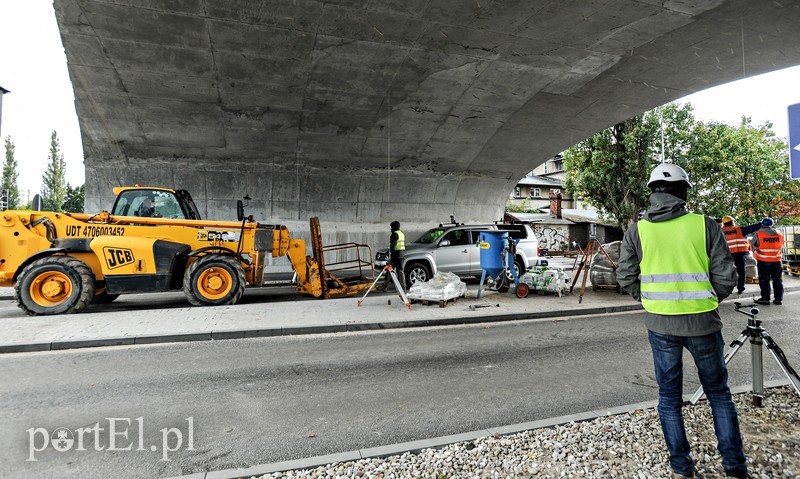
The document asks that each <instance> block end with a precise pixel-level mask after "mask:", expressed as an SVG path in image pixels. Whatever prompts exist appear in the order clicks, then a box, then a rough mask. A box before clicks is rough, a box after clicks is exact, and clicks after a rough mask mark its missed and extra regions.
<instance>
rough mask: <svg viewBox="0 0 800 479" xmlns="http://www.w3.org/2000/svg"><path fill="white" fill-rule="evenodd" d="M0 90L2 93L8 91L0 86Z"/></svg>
mask: <svg viewBox="0 0 800 479" xmlns="http://www.w3.org/2000/svg"><path fill="white" fill-rule="evenodd" d="M0 91H1V92H3V93H8V92H9V91H8V90H6V89H5V88H3V87H1V86H0Z"/></svg>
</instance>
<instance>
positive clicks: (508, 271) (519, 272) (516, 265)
mask: <svg viewBox="0 0 800 479" xmlns="http://www.w3.org/2000/svg"><path fill="white" fill-rule="evenodd" d="M514 268H516V270H517V279H519V278H520V277H522V275H523V274H524V272H525V266H523V265H522V260H520V259H519V258H514ZM506 279H507V280H508V282H509V283H512V282H513V281H514V276H513V275H512V274H511V269H510V268H506Z"/></svg>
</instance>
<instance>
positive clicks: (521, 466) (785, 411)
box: [261, 387, 800, 479]
mask: <svg viewBox="0 0 800 479" xmlns="http://www.w3.org/2000/svg"><path fill="white" fill-rule="evenodd" d="M750 398H751V395H750V394H749V393H748V394H738V395H735V396H734V401H735V402H736V407H737V410H738V411H739V419H740V422H741V428H742V435H743V438H744V444H745V453H746V454H747V457H748V467H749V468H750V473H751V474H752V475H753V477H756V478H759V479H778V478H791V479H800V396H798V395H797V393H796V392H795V391H794V389H792V388H789V387H782V388H776V389H769V390H768V391H767V396H766V399H765V400H764V407H763V408H756V407H753V406H752V405H751V404H750ZM684 417H685V418H686V427H687V432H688V434H689V438H690V441H691V444H692V453H693V456H694V458H695V461H696V462H697V471H698V477H699V478H707V479H711V478H722V477H724V475H725V474H724V473H723V471H722V462H721V459H720V455H719V453H718V452H717V449H716V437H715V436H714V430H713V422H712V419H711V409H710V407H709V406H708V402H706V401H702V402H700V403H699V404H697V405H689V406H686V407H685V408H684ZM261 477H262V479H284V478H364V479H367V478H369V479H373V478H374V479H378V478H381V479H399V478H433V479H450V478H478V477H480V478H495V477H496V478H512V477H513V478H518V477H519V478H522V477H536V478H631V479H652V478H671V477H672V476H671V470H670V468H669V462H668V457H667V453H666V447H665V445H664V439H663V436H662V435H661V426H660V425H659V422H658V414H657V412H656V411H655V410H653V409H648V410H639V411H635V412H631V413H628V414H621V415H617V416H606V417H602V418H597V419H595V420H592V421H587V422H581V423H570V424H565V425H562V426H556V427H553V428H547V429H538V430H534V431H525V432H522V433H518V434H514V435H509V436H498V437H484V438H481V439H478V440H475V441H470V442H462V443H457V444H452V445H449V446H446V447H443V448H441V449H426V450H424V451H422V452H420V453H419V454H409V453H406V454H402V455H399V456H392V457H388V458H384V459H362V460H360V461H354V462H347V463H341V464H329V465H327V466H322V467H318V468H316V469H308V470H296V471H287V472H280V473H274V474H268V475H265V476H261Z"/></svg>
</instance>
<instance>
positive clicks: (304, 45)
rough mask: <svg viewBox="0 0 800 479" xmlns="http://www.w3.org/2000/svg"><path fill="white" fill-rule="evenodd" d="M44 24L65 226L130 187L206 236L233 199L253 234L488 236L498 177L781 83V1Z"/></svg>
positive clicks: (135, 14) (89, 18)
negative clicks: (62, 84)
mask: <svg viewBox="0 0 800 479" xmlns="http://www.w3.org/2000/svg"><path fill="white" fill-rule="evenodd" d="M54 6H55V10H56V16H57V19H58V24H59V27H60V30H61V36H62V39H63V43H64V47H65V49H66V53H67V60H68V65H69V73H70V77H71V79H72V83H73V86H74V89H75V95H76V105H77V112H78V117H79V120H80V127H81V133H82V135H83V144H84V150H85V166H86V194H87V202H86V208H87V211H97V210H100V209H108V208H109V207H110V204H111V200H112V193H111V188H112V187H113V186H115V185H118V184H132V183H140V184H145V185H159V186H171V187H176V188H186V189H188V190H190V191H191V192H192V194H193V196H194V197H195V200H196V201H197V202H198V206H199V207H200V209H201V212H202V213H204V214H205V216H207V217H215V218H231V217H232V216H233V215H234V214H235V213H234V210H235V208H234V201H235V199H237V198H239V197H241V196H243V195H244V194H249V195H250V196H251V197H252V198H253V200H252V201H251V202H250V208H249V212H250V213H252V214H254V215H255V217H256V218H259V219H262V220H265V221H268V222H277V223H285V224H290V225H291V224H293V223H296V222H302V223H303V224H306V223H305V222H306V221H307V219H308V218H309V217H311V216H319V217H320V218H321V219H322V221H323V229H324V228H325V224H326V223H327V224H332V225H335V226H334V229H339V230H348V229H349V230H351V231H357V230H359V228H366V229H367V230H369V229H371V227H369V226H365V225H373V226H374V227H375V228H378V226H377V225H380V231H383V230H385V229H387V226H386V225H387V224H388V222H389V221H391V220H394V219H399V220H401V221H403V222H414V223H419V224H425V223H430V222H434V223H438V222H441V221H444V220H446V219H449V217H450V215H454V216H455V217H456V219H458V220H459V221H491V220H495V219H499V218H500V216H501V214H502V211H503V206H504V204H505V201H506V199H507V198H508V194H509V192H510V191H511V190H512V189H513V187H514V185H515V184H516V182H517V180H518V179H519V178H521V177H522V176H524V174H525V173H526V172H528V171H530V170H531V169H532V168H533V167H534V166H536V165H538V164H539V163H541V162H542V161H544V160H545V159H547V158H549V157H550V156H552V155H553V154H555V153H558V152H560V151H562V150H563V149H565V148H566V147H568V146H570V145H572V144H574V143H576V142H578V141H580V140H582V139H583V138H585V137H587V136H589V135H591V134H593V133H595V132H597V131H599V130H601V129H603V128H605V127H607V126H609V125H612V124H614V123H615V122H617V121H619V120H623V119H625V118H629V117H631V116H633V115H635V114H637V113H640V112H643V111H646V110H648V109H651V108H653V107H656V106H658V105H662V104H664V103H666V102H669V101H671V100H674V99H676V98H680V97H682V96H684V95H687V94H689V93H692V92H696V91H699V90H703V89H705V88H708V87H711V86H714V85H718V84H722V83H726V82H729V81H732V80H736V79H740V78H742V76H743V74H745V75H747V76H752V75H756V74H759V73H763V72H767V71H771V70H776V69H780V68H783V67H788V66H792V65H796V64H800V2H798V1H796V0H785V1H781V2H777V1H752V0H705V1H688V0H673V1H660V0H638V1H637V0H595V1H590V0H485V1H474V0H473V1H463V0H363V1H359V0H329V1H317V0H272V1H269V2H264V1H255V0H55V1H54ZM336 225H338V226H336ZM376 231H377V229H376ZM338 239H345V238H344V237H340V238H338ZM384 240H385V238H384Z"/></svg>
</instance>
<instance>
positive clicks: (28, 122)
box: [0, 0, 800, 201]
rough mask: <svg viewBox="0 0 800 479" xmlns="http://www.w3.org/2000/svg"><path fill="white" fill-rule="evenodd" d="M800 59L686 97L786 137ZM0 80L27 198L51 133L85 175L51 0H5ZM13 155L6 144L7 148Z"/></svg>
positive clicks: (797, 98)
mask: <svg viewBox="0 0 800 479" xmlns="http://www.w3.org/2000/svg"><path fill="white" fill-rule="evenodd" d="M798 85H800V66H798V67H794V68H789V69H786V70H782V71H780V72H773V73H769V74H766V75H761V76H757V77H752V78H749V79H746V80H742V81H739V82H735V83H730V84H728V85H723V86H721V87H717V88H714V89H711V90H706V91H705V92H701V93H697V94H695V95H691V96H689V97H686V98H685V99H683V100H681V101H691V102H692V104H693V105H694V106H695V114H696V116H697V117H698V118H700V119H702V120H706V121H710V120H716V121H724V122H727V123H731V124H734V125H735V124H738V123H739V120H740V118H741V116H742V115H747V116H750V117H751V118H752V119H753V123H754V124H756V125H759V124H762V123H764V122H765V121H771V122H772V123H773V124H774V127H773V129H774V131H775V133H776V134H777V135H778V136H779V137H785V136H787V135H788V133H787V131H788V121H787V112H786V108H787V106H788V105H792V104H796V103H800V88H798ZM0 86H2V87H4V88H5V89H6V90H10V91H11V93H9V94H7V95H5V96H4V97H3V112H2V114H3V117H2V131H1V132H0V134H2V138H3V143H2V144H3V145H4V144H5V138H6V137H7V136H9V135H10V136H11V139H12V141H13V142H14V144H15V146H16V150H15V158H16V159H17V162H18V164H19V184H20V190H21V191H20V192H21V196H22V200H23V201H25V200H27V199H28V197H27V195H28V190H30V195H31V196H32V195H33V194H35V193H37V192H38V191H39V189H40V187H41V184H42V172H43V171H44V169H45V167H46V165H47V156H48V154H49V148H50V133H51V132H52V131H53V130H56V131H57V132H58V137H59V140H60V142H61V151H62V152H63V154H64V158H65V160H66V162H67V181H68V182H69V183H70V184H72V185H73V186H76V185H80V184H82V183H83V182H84V169H83V147H82V145H81V139H80V129H79V127H78V119H77V116H76V114H75V103H74V95H73V92H72V84H71V83H70V81H69V75H68V73H67V65H66V57H65V55H64V48H63V47H62V45H61V38H60V36H59V33H58V27H57V25H56V20H55V12H54V10H53V6H52V3H51V2H50V1H49V0H0ZM0 151H2V156H0V158H2V159H5V148H4V147H2V150H0Z"/></svg>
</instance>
